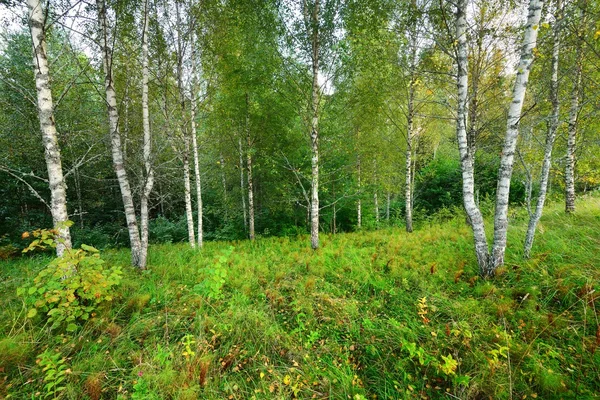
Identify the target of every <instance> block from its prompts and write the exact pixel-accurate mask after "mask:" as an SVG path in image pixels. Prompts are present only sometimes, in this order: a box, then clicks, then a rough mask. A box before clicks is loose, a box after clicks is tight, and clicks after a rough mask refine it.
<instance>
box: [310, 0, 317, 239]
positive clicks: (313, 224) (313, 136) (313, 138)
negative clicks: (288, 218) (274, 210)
mask: <svg viewBox="0 0 600 400" xmlns="http://www.w3.org/2000/svg"><path fill="white" fill-rule="evenodd" d="M318 19H319V0H315V4H314V10H313V14H312V25H313V27H312V32H311V36H312V38H311V39H312V40H311V42H312V98H311V100H312V101H311V111H312V118H311V131H310V142H311V149H312V157H311V164H312V174H311V188H310V192H311V196H310V244H311V247H312V248H313V250H316V249H318V248H319V80H318V78H319V29H318V25H319V21H318Z"/></svg>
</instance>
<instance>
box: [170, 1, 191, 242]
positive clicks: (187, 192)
mask: <svg viewBox="0 0 600 400" xmlns="http://www.w3.org/2000/svg"><path fill="white" fill-rule="evenodd" d="M175 12H176V18H177V89H178V91H179V106H180V110H181V134H182V136H183V146H184V148H183V157H182V158H183V185H184V201H185V219H186V221H187V228H188V241H189V243H190V246H191V247H192V248H194V247H196V237H195V234H194V214H193V208H192V189H191V182H190V138H189V136H188V130H187V123H186V112H185V94H184V87H183V57H184V54H183V40H182V33H181V29H182V26H181V24H182V22H181V14H180V12H179V3H178V2H175Z"/></svg>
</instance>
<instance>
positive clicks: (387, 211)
mask: <svg viewBox="0 0 600 400" xmlns="http://www.w3.org/2000/svg"><path fill="white" fill-rule="evenodd" d="M391 196H392V195H391V194H390V192H389V190H388V192H387V196H386V202H385V220H386V221H387V222H388V223H389V222H390V202H391Z"/></svg>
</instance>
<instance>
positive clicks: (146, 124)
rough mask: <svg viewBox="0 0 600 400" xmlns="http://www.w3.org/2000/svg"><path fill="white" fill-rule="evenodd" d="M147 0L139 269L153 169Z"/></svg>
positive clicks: (143, 257) (145, 255)
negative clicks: (149, 106)
mask: <svg viewBox="0 0 600 400" xmlns="http://www.w3.org/2000/svg"><path fill="white" fill-rule="evenodd" d="M148 13H149V11H148V0H146V2H145V6H144V26H143V30H142V127H143V130H144V143H143V152H144V173H143V175H142V176H144V187H143V188H142V197H141V200H140V230H141V242H142V243H141V252H140V264H139V267H140V268H141V269H144V268H146V263H147V259H148V221H149V216H148V200H149V198H150V193H151V192H152V187H153V186H154V170H153V168H152V160H151V156H152V137H151V134H150V112H149V109H148V21H149V19H148Z"/></svg>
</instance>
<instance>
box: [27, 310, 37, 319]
mask: <svg viewBox="0 0 600 400" xmlns="http://www.w3.org/2000/svg"><path fill="white" fill-rule="evenodd" d="M36 315H37V310H36V309H35V308H32V309H30V310H29V311H28V312H27V318H33V317H35V316H36Z"/></svg>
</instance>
